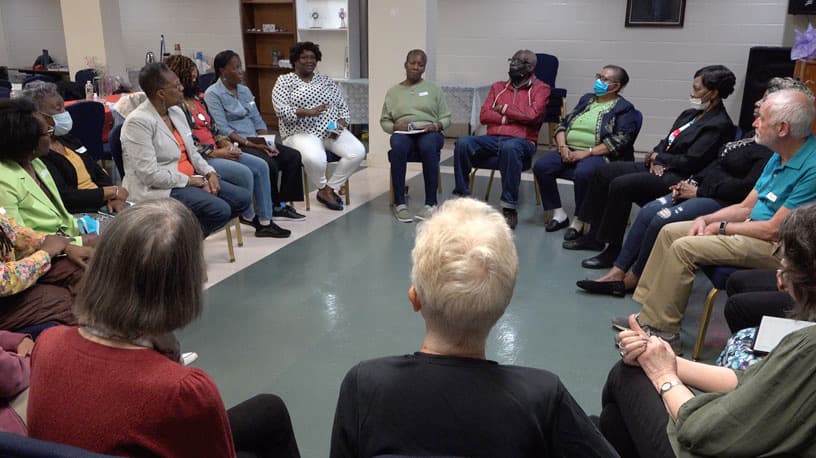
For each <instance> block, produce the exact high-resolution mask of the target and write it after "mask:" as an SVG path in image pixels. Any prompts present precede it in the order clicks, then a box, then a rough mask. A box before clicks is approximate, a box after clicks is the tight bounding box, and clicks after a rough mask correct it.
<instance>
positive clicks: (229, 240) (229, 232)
mask: <svg viewBox="0 0 816 458" xmlns="http://www.w3.org/2000/svg"><path fill="white" fill-rule="evenodd" d="M224 230H225V231H226V233H227V253H229V262H235V250H233V249H232V230H231V229H230V223H227V225H226V226H224Z"/></svg>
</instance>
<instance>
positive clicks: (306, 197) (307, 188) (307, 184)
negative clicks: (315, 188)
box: [303, 169, 312, 210]
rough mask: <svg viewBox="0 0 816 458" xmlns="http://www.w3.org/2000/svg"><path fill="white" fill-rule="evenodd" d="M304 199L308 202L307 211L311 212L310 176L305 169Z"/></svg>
mask: <svg viewBox="0 0 816 458" xmlns="http://www.w3.org/2000/svg"><path fill="white" fill-rule="evenodd" d="M303 198H304V199H305V200H306V210H311V209H312V207H311V205H309V176H308V175H306V169H303Z"/></svg>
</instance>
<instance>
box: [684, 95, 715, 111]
mask: <svg viewBox="0 0 816 458" xmlns="http://www.w3.org/2000/svg"><path fill="white" fill-rule="evenodd" d="M689 105H691V108H694V109H695V110H707V109H708V107H709V105H711V100H708V101H706V102H703V98H702V97H689Z"/></svg>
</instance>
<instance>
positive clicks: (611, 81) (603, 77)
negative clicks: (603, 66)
mask: <svg viewBox="0 0 816 458" xmlns="http://www.w3.org/2000/svg"><path fill="white" fill-rule="evenodd" d="M595 79H599V80H601V81H603V82H604V83H612V84H617V83H620V81H616V80H613V79H610V78H607V77H605V76H603V75H601V74H600V73H596V74H595Z"/></svg>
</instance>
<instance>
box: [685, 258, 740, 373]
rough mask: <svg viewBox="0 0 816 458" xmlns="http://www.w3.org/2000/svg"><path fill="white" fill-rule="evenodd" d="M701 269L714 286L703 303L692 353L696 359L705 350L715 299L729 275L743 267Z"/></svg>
mask: <svg viewBox="0 0 816 458" xmlns="http://www.w3.org/2000/svg"><path fill="white" fill-rule="evenodd" d="M700 270H702V271H703V273H704V274H705V276H706V277H708V279H709V280H710V281H711V286H712V288H711V290H709V291H708V295H707V296H706V300H705V302H704V303H703V313H702V315H701V316H700V326H699V327H698V328H697V340H696V341H695V342H694V351H693V352H692V353H691V359H693V360H694V361H697V360H698V359H700V352H702V351H703V344H704V343H705V336H706V332H708V323H709V321H710V320H711V311H712V310H713V308H714V300H715V299H717V294H719V293H720V290H723V289H725V283H726V282H727V281H728V277H730V276H731V274H733V273H734V272H736V271H738V270H742V268H741V267H731V266H700Z"/></svg>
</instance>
